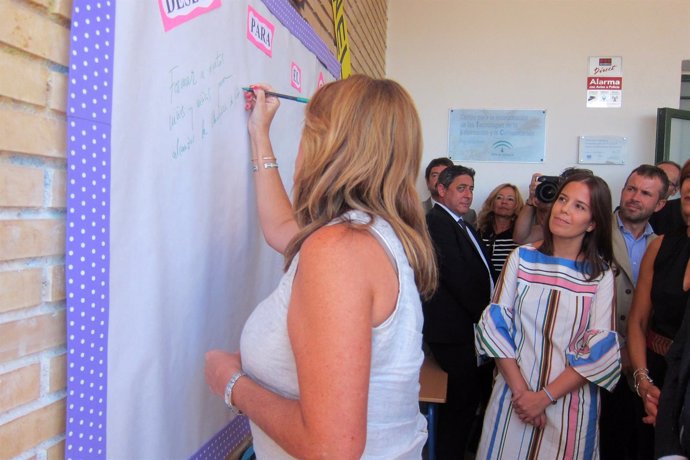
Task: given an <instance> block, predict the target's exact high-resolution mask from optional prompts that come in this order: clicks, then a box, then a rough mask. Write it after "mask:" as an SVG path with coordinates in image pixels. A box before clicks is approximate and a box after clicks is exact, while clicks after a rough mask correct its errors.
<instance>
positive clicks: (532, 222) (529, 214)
mask: <svg viewBox="0 0 690 460" xmlns="http://www.w3.org/2000/svg"><path fill="white" fill-rule="evenodd" d="M574 173H586V174H593V173H592V171H590V170H589V169H582V168H566V169H564V170H563V172H562V173H561V174H560V176H544V175H543V174H541V173H534V174H532V180H531V181H530V184H529V198H527V201H525V206H523V207H522V209H521V210H520V213H519V214H518V216H517V219H515V227H514V228H513V241H515V242H516V243H517V244H529V243H534V242H536V241H541V240H543V239H544V227H543V224H544V219H545V218H546V216H547V215H548V213H549V209H551V204H552V203H553V202H554V200H555V199H556V193H557V192H558V187H559V186H560V185H561V183H563V181H565V179H566V178H567V177H568V176H570V175H571V174H574Z"/></svg>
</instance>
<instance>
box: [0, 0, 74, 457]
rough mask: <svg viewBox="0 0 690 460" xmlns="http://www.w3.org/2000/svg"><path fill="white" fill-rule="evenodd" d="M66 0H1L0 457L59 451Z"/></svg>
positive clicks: (62, 409) (61, 435)
mask: <svg viewBox="0 0 690 460" xmlns="http://www.w3.org/2000/svg"><path fill="white" fill-rule="evenodd" d="M71 9H72V0H33V1H28V0H0V18H2V19H1V20H0V69H1V70H0V458H12V457H15V456H20V458H35V459H59V458H63V453H62V452H63V448H64V431H65V422H64V413H65V374H66V372H65V342H66V340H65V289H64V233H65V105H66V93H67V63H68V62H67V61H68V51H69V50H68V48H69V16H70V12H71Z"/></svg>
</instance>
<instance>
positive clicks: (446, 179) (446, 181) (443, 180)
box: [438, 165, 474, 188]
mask: <svg viewBox="0 0 690 460" xmlns="http://www.w3.org/2000/svg"><path fill="white" fill-rule="evenodd" d="M458 176H470V177H471V178H472V180H474V169H472V168H468V167H466V166H461V165H453V166H449V167H447V168H446V169H444V170H443V172H442V173H441V174H439V176H438V183H439V184H441V185H443V186H444V187H445V188H448V187H450V184H452V183H453V181H454V180H455V178H456V177H458Z"/></svg>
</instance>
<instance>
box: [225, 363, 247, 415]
mask: <svg viewBox="0 0 690 460" xmlns="http://www.w3.org/2000/svg"><path fill="white" fill-rule="evenodd" d="M245 375H247V374H245V373H244V372H242V371H237V372H235V374H234V375H233V376H232V378H230V381H229V382H228V384H227V385H226V386H225V405H226V406H228V408H229V409H230V410H231V411H232V413H233V414H235V415H242V411H241V410H239V409H238V408H236V407H235V406H233V405H232V389H233V388H234V387H235V384H236V383H237V381H238V380H239V379H240V377H244V376H245Z"/></svg>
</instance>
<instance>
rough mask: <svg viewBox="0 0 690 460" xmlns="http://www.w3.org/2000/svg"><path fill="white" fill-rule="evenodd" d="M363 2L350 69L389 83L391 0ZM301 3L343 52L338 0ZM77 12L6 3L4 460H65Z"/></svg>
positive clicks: (0, 372)
mask: <svg viewBox="0 0 690 460" xmlns="http://www.w3.org/2000/svg"><path fill="white" fill-rule="evenodd" d="M354 4H356V6H355V7H353V8H352V9H349V8H348V6H347V5H346V10H345V11H346V18H347V20H348V32H349V34H350V46H351V48H352V69H353V72H361V73H366V74H369V75H372V76H375V77H382V76H383V75H384V68H385V65H384V64H385V61H384V58H385V30H386V0H363V1H362V2H354V3H353V5H354ZM297 5H298V10H299V11H300V13H301V14H302V15H303V16H304V17H305V18H306V19H307V21H308V22H309V23H310V24H312V26H313V27H314V28H315V30H316V31H317V32H318V33H319V35H320V36H321V37H322V38H323V39H324V41H326V43H327V44H329V46H330V47H331V50H332V51H333V52H335V45H334V38H333V22H332V12H331V9H330V1H325V0H307V1H305V2H301V3H297ZM71 10H72V0H0V18H1V19H0V459H5V458H13V457H19V458H22V459H36V460H44V459H47V460H53V459H61V458H63V449H64V431H65V421H64V418H65V393H66V391H65V387H66V385H65V375H66V368H65V365H66V359H65V343H66V338H65V289H64V277H65V275H64V234H65V178H66V160H65V158H66V153H65V152H66V142H65V132H66V125H65V109H66V94H67V65H68V54H69V25H70V22H69V18H70V14H71Z"/></svg>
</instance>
